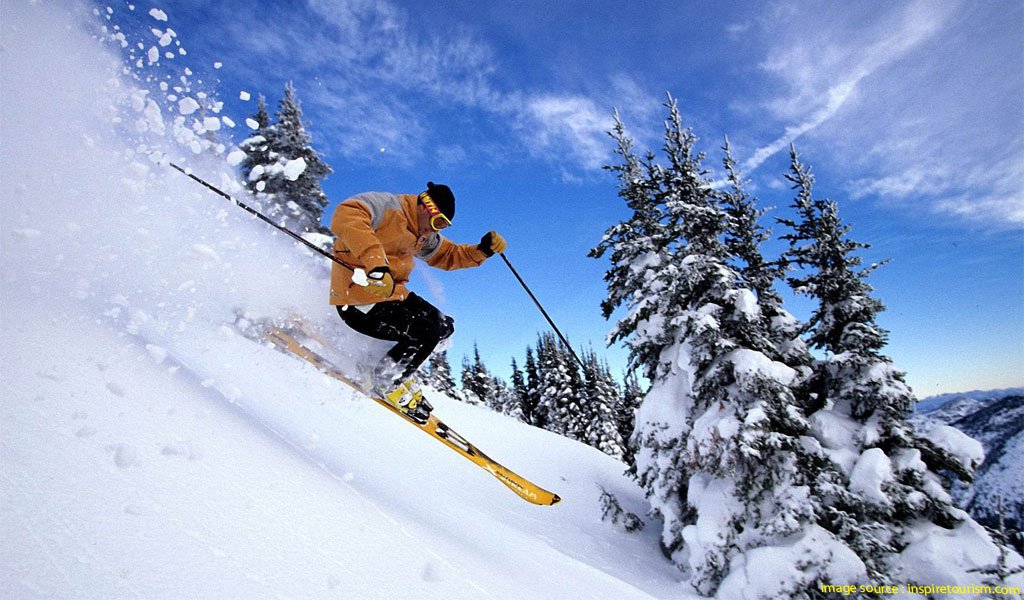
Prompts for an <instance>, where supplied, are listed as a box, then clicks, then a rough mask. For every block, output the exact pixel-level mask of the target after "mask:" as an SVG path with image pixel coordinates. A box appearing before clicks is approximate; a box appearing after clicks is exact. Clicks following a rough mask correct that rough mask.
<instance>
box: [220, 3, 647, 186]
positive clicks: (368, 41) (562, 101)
mask: <svg viewBox="0 0 1024 600" xmlns="http://www.w3.org/2000/svg"><path fill="white" fill-rule="evenodd" d="M307 5H308V8H309V9H310V12H311V13H312V14H313V15H314V16H315V17H316V19H317V22H316V24H315V25H314V26H309V27H300V26H299V25H298V23H297V22H296V21H297V18H296V16H295V15H293V14H291V13H292V12H293V11H289V10H284V9H282V8H281V7H276V8H273V9H270V10H272V11H274V12H275V14H274V15H266V14H259V15H256V14H240V15H239V16H238V18H237V19H235V20H233V21H232V23H231V25H230V32H231V36H232V38H234V39H235V40H237V41H236V42H235V45H236V46H241V47H242V48H244V50H243V52H241V53H239V55H240V56H243V57H247V58H246V59H245V60H248V61H249V65H248V67H249V69H250V70H251V72H252V73H253V76H254V77H258V76H260V75H263V74H265V73H266V72H267V71H269V72H271V73H272V74H274V75H276V77H277V78H279V79H282V80H288V79H294V78H301V79H302V80H303V81H305V82H307V86H308V82H310V81H316V82H317V83H318V85H316V86H313V87H307V88H305V89H299V90H298V92H299V97H300V98H301V100H302V102H303V104H304V106H305V107H306V108H307V112H308V109H310V108H314V109H315V110H316V111H317V112H318V113H319V114H321V115H324V114H326V115H332V116H336V118H330V119H323V118H320V119H318V120H317V122H316V123H315V130H314V133H316V132H317V131H319V132H321V133H322V135H321V136H320V139H318V140H317V143H318V144H323V145H326V144H330V148H331V150H332V151H335V152H338V153H340V154H342V155H345V156H350V157H352V156H362V157H372V156H377V155H380V154H381V152H380V151H381V149H384V154H386V155H388V156H389V157H391V159H392V160H396V159H397V160H399V161H405V162H409V161H414V160H417V159H419V158H421V157H423V156H424V155H426V154H427V152H426V151H425V150H424V149H425V148H429V154H430V155H432V156H437V157H447V158H446V160H456V159H457V157H458V156H463V155H465V154H466V153H467V152H470V153H473V152H474V150H467V148H465V147H464V146H459V145H458V144H459V142H457V141H454V140H452V141H451V142H450V144H451V146H452V147H451V148H447V147H446V146H445V144H448V143H449V142H448V140H447V138H451V137H453V136H452V134H456V133H458V132H453V131H450V130H439V129H438V127H443V125H442V124H440V122H439V121H438V120H437V119H436V116H437V112H439V111H440V112H444V111H452V110H453V109H455V110H460V109H461V110H463V111H476V113H477V114H478V115H479V118H478V122H480V123H485V125H482V127H485V128H490V129H491V130H493V131H496V132H498V133H499V134H504V135H505V136H506V139H504V140H496V139H494V138H493V137H492V138H491V139H487V140H483V141H481V143H480V148H478V149H477V152H479V151H486V152H492V153H494V152H496V153H497V154H496V156H501V157H508V156H514V155H515V153H513V152H510V151H509V147H515V148H523V147H525V148H526V149H527V150H528V151H529V153H530V155H531V156H533V157H540V158H543V159H547V160H550V161H551V162H552V163H559V164H565V163H566V161H568V164H569V168H570V170H576V169H580V170H590V169H596V168H599V167H600V166H601V165H602V164H604V161H605V160H607V159H608V158H610V146H609V144H608V142H607V136H606V135H605V132H606V131H607V130H608V129H609V128H610V125H611V106H612V104H613V102H612V101H611V100H610V98H609V97H605V98H602V99H600V100H597V99H595V98H592V97H588V96H586V95H584V94H582V93H579V92H564V91H561V90H558V89H544V90H527V89H521V88H519V87H518V86H517V85H516V83H515V80H514V78H512V77H510V76H509V75H508V74H506V73H503V72H502V69H501V65H500V62H499V60H498V59H497V58H496V57H495V50H494V48H493V47H492V46H491V45H490V44H489V43H487V42H486V41H484V40H482V39H481V38H480V37H479V35H478V34H476V33H475V32H474V31H473V30H472V29H470V28H469V27H468V26H462V25H459V24H453V25H451V26H450V28H449V29H447V30H445V31H443V32H440V31H437V30H431V29H429V28H423V27H419V26H417V25H416V24H415V23H414V22H412V19H411V17H410V15H409V13H408V12H407V11H406V10H405V9H404V8H402V7H401V6H399V5H397V4H395V3H392V2H389V1H380V0H346V1H340V2H339V1H334V0H308V3H307ZM307 16H308V15H307ZM278 18H279V19H280V20H281V21H282V23H283V24H282V26H281V27H271V28H266V27H257V26H256V24H255V23H254V21H260V23H261V24H262V22H264V21H267V20H270V21H273V20H276V19H278ZM255 30H259V31H260V34H259V35H258V36H257V35H253V34H252V32H253V31H255ZM631 86H632V87H631ZM635 87H636V86H635V84H633V83H632V82H631V81H630V80H629V79H628V78H625V77H613V78H612V80H611V81H610V82H609V84H608V86H607V89H608V90H610V91H609V96H617V97H618V96H622V95H626V96H627V97H630V98H632V97H634V96H635V95H637V94H638V93H639V92H638V90H637V89H635ZM636 105H637V106H642V105H643V103H641V102H636ZM463 143H465V142H463ZM501 143H504V144H505V148H504V149H503V150H502V149H501V148H500V144H501ZM479 158H481V157H479V156H478V159H479ZM489 160H495V157H490V158H489Z"/></svg>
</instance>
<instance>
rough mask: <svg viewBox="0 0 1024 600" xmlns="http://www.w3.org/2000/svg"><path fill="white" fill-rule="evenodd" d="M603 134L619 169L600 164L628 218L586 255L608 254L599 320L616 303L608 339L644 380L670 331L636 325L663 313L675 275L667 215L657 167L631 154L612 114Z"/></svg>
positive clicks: (657, 367)
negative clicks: (625, 352)
mask: <svg viewBox="0 0 1024 600" xmlns="http://www.w3.org/2000/svg"><path fill="white" fill-rule="evenodd" d="M609 135H611V136H612V139H614V140H615V142H616V149H615V153H616V154H618V155H619V156H621V157H622V161H623V162H622V164H621V165H610V166H606V167H605V169H607V170H609V171H612V172H614V173H615V174H616V176H617V177H618V179H619V196H620V197H621V198H622V199H623V200H625V202H626V206H627V207H628V208H629V209H630V210H632V211H633V212H632V215H631V216H630V217H629V219H627V220H626V221H624V222H622V223H618V224H616V225H613V226H612V227H611V228H609V229H608V231H607V232H605V235H604V237H603V238H602V240H601V242H600V243H599V244H598V245H597V247H595V248H594V249H593V250H591V251H590V256H591V257H593V258H601V257H602V256H604V255H605V254H606V253H610V256H609V258H610V263H611V266H610V267H609V269H608V271H607V272H606V273H605V276H604V280H605V282H606V283H607V287H608V297H607V298H606V299H605V300H604V301H602V303H601V309H602V312H603V313H604V316H605V318H609V317H610V316H611V314H612V313H613V312H614V311H615V310H616V309H617V308H618V307H619V306H621V305H622V304H626V305H627V306H628V307H629V312H628V314H627V315H626V316H625V317H624V318H622V319H620V320H619V321H618V322H617V323H615V324H614V326H613V328H612V331H611V334H610V335H609V340H610V342H611V343H615V342H619V341H622V342H624V343H625V344H626V346H627V347H628V348H629V363H630V368H631V369H632V368H636V367H641V368H643V370H644V374H645V375H646V376H647V377H648V379H653V378H654V377H655V376H656V375H657V374H658V373H659V371H661V367H662V365H661V363H660V357H661V349H662V348H663V347H665V346H666V345H668V344H669V343H671V340H672V338H673V328H672V325H671V321H670V322H669V323H667V325H668V327H654V328H651V327H641V325H642V324H644V323H647V322H649V321H650V319H651V317H653V316H654V315H658V314H661V315H664V314H667V310H666V306H665V302H664V298H665V296H666V295H668V293H669V291H670V290H671V289H672V288H673V287H674V286H675V281H676V279H675V277H676V275H677V274H678V273H677V272H676V271H675V269H674V267H673V265H672V264H671V260H670V258H671V251H672V248H671V246H672V244H673V243H674V241H675V240H674V239H673V237H672V233H671V229H672V223H671V216H670V214H669V211H668V210H667V207H666V206H665V205H664V203H663V202H662V201H661V199H660V197H659V196H660V193H661V183H660V182H661V179H662V169H661V167H660V166H659V165H657V164H656V163H655V160H654V154H653V153H652V152H648V153H647V155H646V158H644V159H641V158H640V157H638V156H637V155H636V154H635V152H634V151H633V140H632V139H631V138H630V137H629V136H628V135H627V134H626V128H625V125H623V123H622V121H621V120H620V119H619V115H618V113H616V114H615V126H614V128H613V129H612V131H611V132H609Z"/></svg>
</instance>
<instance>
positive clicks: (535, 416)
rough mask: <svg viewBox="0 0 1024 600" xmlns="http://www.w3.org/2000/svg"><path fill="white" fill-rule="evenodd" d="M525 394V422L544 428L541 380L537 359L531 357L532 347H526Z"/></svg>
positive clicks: (545, 424)
mask: <svg viewBox="0 0 1024 600" xmlns="http://www.w3.org/2000/svg"><path fill="white" fill-rule="evenodd" d="M525 368H526V396H525V399H524V400H523V417H524V418H525V419H526V422H527V423H529V424H531V425H535V426H537V427H541V428H545V427H546V426H547V421H545V414H544V410H543V408H542V407H541V404H540V392H541V387H540V386H541V380H540V370H539V369H538V368H537V361H536V360H534V358H533V348H530V347H529V346H527V347H526V367H525Z"/></svg>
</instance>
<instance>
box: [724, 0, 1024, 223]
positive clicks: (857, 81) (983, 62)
mask: <svg viewBox="0 0 1024 600" xmlns="http://www.w3.org/2000/svg"><path fill="white" fill-rule="evenodd" d="M795 5H796V2H794V3H786V5H785V6H789V7H793V6H795ZM780 6H781V5H780ZM801 6H802V5H801ZM871 7H872V12H871V14H867V15H859V16H860V17H861V18H854V15H852V14H850V15H844V17H846V18H845V20H844V19H839V18H832V19H824V18H821V16H820V15H817V14H812V15H811V16H807V15H806V14H805V11H801V10H792V11H789V12H787V13H786V17H785V18H783V19H781V22H782V23H783V25H782V26H781V27H780V28H776V29H774V30H772V34H773V36H772V39H773V41H772V43H771V45H770V46H768V48H769V49H768V50H767V51H766V53H765V56H766V57H765V59H764V60H763V62H762V63H761V69H762V70H763V72H764V73H765V74H766V75H768V76H769V77H770V78H774V79H775V80H776V81H778V82H780V83H781V84H782V89H783V93H780V94H777V95H774V96H772V97H769V98H767V99H763V102H762V106H763V107H764V110H765V112H766V114H767V115H768V116H769V117H770V118H771V120H773V121H775V122H779V123H781V124H782V126H781V133H779V134H778V135H777V136H776V137H774V138H773V139H771V140H770V141H769V142H765V143H763V144H761V145H759V146H755V148H756V149H755V150H753V151H752V152H751V153H750V154H749V156H748V157H746V159H745V160H744V162H743V167H744V170H746V171H747V172H751V171H753V170H755V169H757V168H758V167H759V166H760V165H762V164H763V163H764V162H765V161H767V160H768V159H769V158H771V157H772V156H774V155H776V154H777V153H779V152H781V151H784V150H785V149H786V148H788V146H789V145H790V144H791V143H793V142H798V145H801V140H802V144H803V145H802V147H804V148H806V147H807V146H808V145H810V146H811V147H813V148H815V155H814V156H815V158H816V159H817V160H821V161H825V162H826V163H828V164H829V165H830V168H831V170H832V171H833V173H834V175H836V176H838V177H840V178H845V179H846V181H848V182H849V183H848V184H847V185H846V189H845V191H846V193H847V194H848V195H849V197H852V198H853V199H862V198H867V199H872V200H878V201H881V202H886V203H889V204H893V203H894V204H905V205H907V206H908V207H909V206H913V208H914V210H916V211H920V214H922V215H927V214H931V215H935V216H937V217H939V218H943V217H946V218H956V219H958V220H959V221H960V222H963V223H973V224H976V225H980V226H983V227H997V228H1005V227H1011V228H1019V227H1021V226H1022V225H1024V214H1022V213H1024V125H1022V120H1021V119H1022V117H1024V94H1022V92H1024V86H1022V80H1024V78H1022V76H1021V73H1020V72H1019V65H1020V62H1019V56H1020V52H1021V49H1022V48H1021V45H1022V44H1021V38H1020V36H1019V34H1018V35H1017V36H1016V38H1015V37H1014V36H1012V35H1006V34H1004V35H1001V36H1000V35H997V34H995V32H993V31H992V27H996V28H997V29H998V27H1000V26H1002V27H1005V28H1006V30H1007V31H1012V30H1013V29H1014V25H1013V22H1014V20H1016V21H1017V22H1018V24H1019V21H1020V17H1021V15H1020V12H1021V11H1020V10H1019V8H1018V10H1017V11H1016V12H1014V13H1013V14H1007V15H1003V17H1004V18H1005V19H1007V22H1006V23H1005V24H1000V25H997V24H995V23H994V22H993V18H999V16H1000V15H998V14H997V13H1000V11H998V10H996V9H994V8H993V7H991V6H988V5H971V4H965V3H960V2H941V3H935V2H926V1H918V2H912V3H907V4H902V3H901V4H891V5H890V4H886V5H879V4H871ZM984 36H990V37H991V38H992V39H984ZM983 39H984V43H981V42H982V40H983ZM1014 39H1016V42H1014V41H1013V40H1014ZM1012 56H1016V57H1018V59H1017V61H1016V62H1014V61H1013V60H1007V58H1008V57H1012ZM1014 65H1016V67H1015V66H1014ZM787 123H788V124H787Z"/></svg>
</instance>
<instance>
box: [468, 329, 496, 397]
mask: <svg viewBox="0 0 1024 600" xmlns="http://www.w3.org/2000/svg"><path fill="white" fill-rule="evenodd" d="M492 379H493V376H492V375H491V372H490V371H488V370H487V367H485V366H484V363H483V360H481V359H480V349H479V348H478V347H477V345H476V344H475V343H474V344H473V360H472V362H470V360H469V357H468V356H467V357H465V358H463V359H462V396H463V398H464V399H465V401H466V402H467V403H469V404H485V405H487V406H490V407H491V408H495V402H496V400H497V398H496V397H495V394H494V385H493V382H492ZM496 410H500V408H496Z"/></svg>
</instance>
